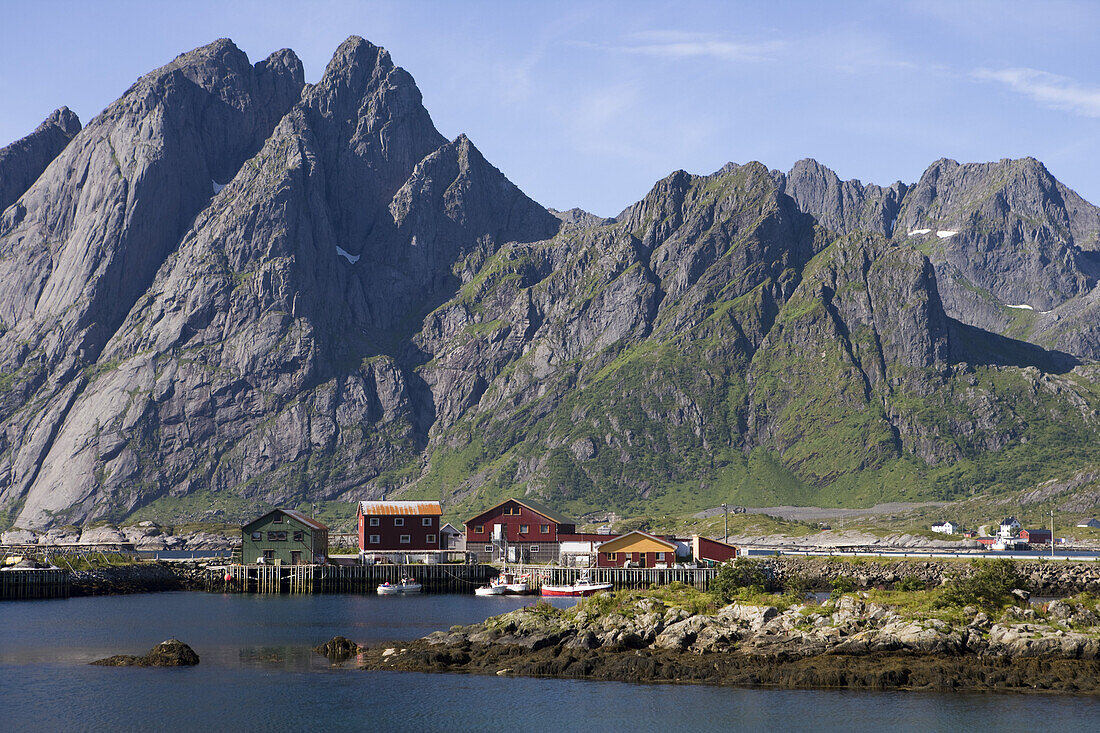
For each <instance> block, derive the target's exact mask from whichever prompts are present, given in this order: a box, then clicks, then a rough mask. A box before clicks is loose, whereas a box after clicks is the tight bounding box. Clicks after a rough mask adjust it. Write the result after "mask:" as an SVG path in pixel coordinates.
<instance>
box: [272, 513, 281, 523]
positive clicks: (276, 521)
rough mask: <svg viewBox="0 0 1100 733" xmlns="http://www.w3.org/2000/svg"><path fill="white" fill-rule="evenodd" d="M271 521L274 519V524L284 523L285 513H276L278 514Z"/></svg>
mask: <svg viewBox="0 0 1100 733" xmlns="http://www.w3.org/2000/svg"><path fill="white" fill-rule="evenodd" d="M271 521H272V522H273V523H274V524H282V523H283V515H282V514H276V515H275V518H274V519H272V520H271Z"/></svg>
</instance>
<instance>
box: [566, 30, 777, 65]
mask: <svg viewBox="0 0 1100 733" xmlns="http://www.w3.org/2000/svg"><path fill="white" fill-rule="evenodd" d="M578 45H583V46H587V47H590V48H598V49H600V50H603V51H607V52H609V53H621V54H634V55H639V56H653V57H657V58H665V59H710V60H715V61H748V62H760V61H768V60H770V59H771V58H773V57H774V56H775V54H776V53H777V52H779V51H780V50H782V49H783V48H784V47H785V45H786V44H785V43H784V42H783V41H761V42H743V41H737V40H734V39H731V38H729V37H727V36H722V35H718V34H714V33H695V32H688V31H644V32H641V33H634V34H631V35H629V36H627V37H626V38H625V39H624V40H623V41H622V42H620V43H612V44H602V43H601V44H596V43H581V44H578Z"/></svg>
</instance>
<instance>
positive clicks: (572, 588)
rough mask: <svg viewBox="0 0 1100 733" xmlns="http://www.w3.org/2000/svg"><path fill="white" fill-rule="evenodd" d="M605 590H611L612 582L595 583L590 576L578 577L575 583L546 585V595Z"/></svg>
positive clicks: (544, 591)
mask: <svg viewBox="0 0 1100 733" xmlns="http://www.w3.org/2000/svg"><path fill="white" fill-rule="evenodd" d="M603 590H611V583H593V582H592V580H591V579H590V578H589V577H588V576H583V575H582V576H581V577H580V578H577V582H575V583H573V585H544V586H542V595H544V596H590V595H592V594H593V593H599V592H600V591H603Z"/></svg>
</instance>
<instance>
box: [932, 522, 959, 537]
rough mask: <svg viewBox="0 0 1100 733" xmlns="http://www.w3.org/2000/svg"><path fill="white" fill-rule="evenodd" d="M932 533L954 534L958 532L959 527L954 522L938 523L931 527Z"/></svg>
mask: <svg viewBox="0 0 1100 733" xmlns="http://www.w3.org/2000/svg"><path fill="white" fill-rule="evenodd" d="M932 531H933V532H939V533H940V534H956V533H957V532H958V531H959V525H957V524H955V523H954V522H938V523H937V524H933V525H932Z"/></svg>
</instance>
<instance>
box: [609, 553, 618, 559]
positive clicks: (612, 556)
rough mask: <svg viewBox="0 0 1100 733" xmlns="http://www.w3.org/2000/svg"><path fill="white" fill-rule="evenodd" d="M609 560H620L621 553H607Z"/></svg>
mask: <svg viewBox="0 0 1100 733" xmlns="http://www.w3.org/2000/svg"><path fill="white" fill-rule="evenodd" d="M607 559H608V560H618V559H619V553H617V552H609V553H607Z"/></svg>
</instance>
